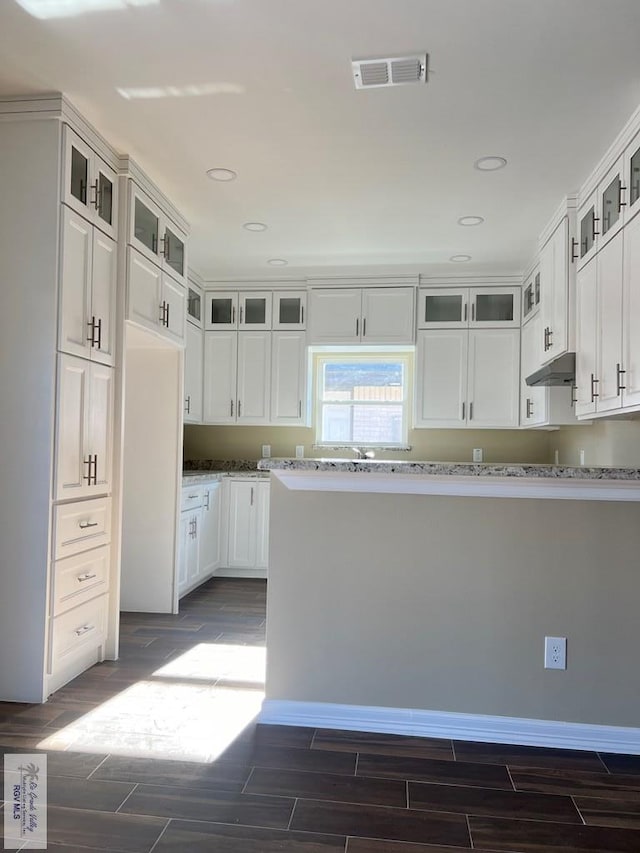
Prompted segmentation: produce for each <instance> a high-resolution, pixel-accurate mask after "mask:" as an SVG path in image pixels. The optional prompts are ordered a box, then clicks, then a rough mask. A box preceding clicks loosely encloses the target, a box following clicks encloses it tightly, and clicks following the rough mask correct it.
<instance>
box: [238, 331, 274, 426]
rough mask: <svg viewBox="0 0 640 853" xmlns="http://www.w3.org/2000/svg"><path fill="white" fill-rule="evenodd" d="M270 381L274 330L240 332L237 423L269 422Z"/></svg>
mask: <svg viewBox="0 0 640 853" xmlns="http://www.w3.org/2000/svg"><path fill="white" fill-rule="evenodd" d="M270 383H271V333H270V332H238V386H237V421H238V423H243V424H266V423H269V417H270V397H271V393H270Z"/></svg>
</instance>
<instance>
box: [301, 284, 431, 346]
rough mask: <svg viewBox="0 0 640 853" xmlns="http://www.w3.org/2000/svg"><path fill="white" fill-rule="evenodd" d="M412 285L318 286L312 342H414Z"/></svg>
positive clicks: (309, 326)
mask: <svg viewBox="0 0 640 853" xmlns="http://www.w3.org/2000/svg"><path fill="white" fill-rule="evenodd" d="M414 294H415V291H414V289H413V288H412V287H381V288H375V287H370V288H314V289H312V290H311V292H310V295H309V318H308V322H307V329H308V342H309V344H312V345H313V344H346V345H349V344H360V343H362V344H372V345H375V344H381V345H383V344H412V343H413V342H414V331H413V329H414V299H415V296H414Z"/></svg>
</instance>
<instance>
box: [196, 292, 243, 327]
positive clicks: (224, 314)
mask: <svg viewBox="0 0 640 853" xmlns="http://www.w3.org/2000/svg"><path fill="white" fill-rule="evenodd" d="M237 317H238V294H237V293H232V292H228V293H227V292H223V291H211V292H209V293H207V294H205V316H204V327H205V329H207V330H209V331H223V330H224V329H237V328H238V321H237Z"/></svg>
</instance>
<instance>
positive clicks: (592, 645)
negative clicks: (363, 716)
mask: <svg viewBox="0 0 640 853" xmlns="http://www.w3.org/2000/svg"><path fill="white" fill-rule="evenodd" d="M639 554H640V505H638V504H632V503H627V504H625V503H596V502H577V501H552V500H525V499H511V500H506V499H489V498H449V497H434V496H407V495H393V496H389V495H367V494H345V493H322V492H301V491H298V492H293V491H289V490H287V489H286V488H285V487H284V486H283V485H282V484H281V483H280V482H279V481H277V480H275V478H274V477H273V476H272V491H271V553H270V569H269V577H270V580H269V589H268V637H267V641H268V642H267V647H268V668H267V697H268V698H269V699H281V700H301V701H311V702H334V703H346V704H356V705H373V706H383V707H384V706H386V707H399V708H414V709H424V710H440V711H450V712H465V713H478V714H492V715H494V714H495V715H505V716H515V717H528V718H535V719H550V720H564V721H574V722H584V723H601V724H611V725H622V726H637V725H638V720H639V719H640V693H639V692H638V689H637V678H636V677H635V673H636V672H637V621H638V620H637V602H638V601H639V600H640V572H639V571H638V555H639ZM545 635H551V636H565V637H567V638H568V668H567V670H566V671H552V670H545V669H544V668H543V644H544V637H545Z"/></svg>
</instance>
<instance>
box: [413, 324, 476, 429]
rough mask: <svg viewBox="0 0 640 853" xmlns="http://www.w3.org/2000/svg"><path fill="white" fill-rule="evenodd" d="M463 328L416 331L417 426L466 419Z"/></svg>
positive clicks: (457, 424)
mask: <svg viewBox="0 0 640 853" xmlns="http://www.w3.org/2000/svg"><path fill="white" fill-rule="evenodd" d="M468 342H469V333H468V331H467V330H466V329H451V330H445V329H435V330H428V331H421V332H419V333H418V347H417V353H416V354H417V358H416V376H415V387H416V413H415V424H414V425H415V426H416V427H460V426H464V424H465V422H466V415H467V406H466V390H467V350H468Z"/></svg>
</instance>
